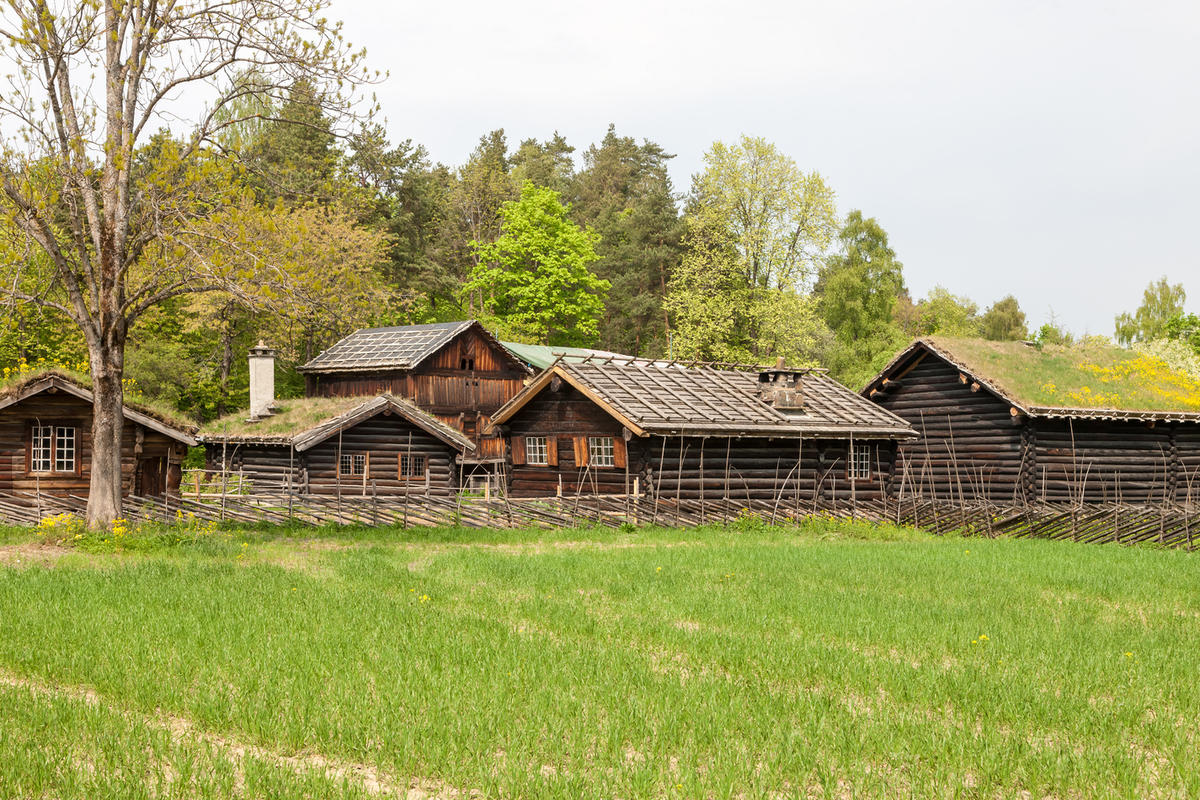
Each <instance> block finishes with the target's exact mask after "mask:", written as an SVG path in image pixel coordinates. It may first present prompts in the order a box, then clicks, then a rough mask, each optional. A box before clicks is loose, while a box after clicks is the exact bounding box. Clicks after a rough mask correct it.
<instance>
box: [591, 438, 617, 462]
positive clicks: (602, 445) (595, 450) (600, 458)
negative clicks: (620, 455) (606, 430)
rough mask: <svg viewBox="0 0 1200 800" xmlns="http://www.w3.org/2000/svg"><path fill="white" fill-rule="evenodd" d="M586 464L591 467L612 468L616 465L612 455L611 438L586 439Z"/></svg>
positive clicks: (614, 457)
mask: <svg viewBox="0 0 1200 800" xmlns="http://www.w3.org/2000/svg"><path fill="white" fill-rule="evenodd" d="M588 463H589V464H591V465H592V466H593V467H614V466H616V464H617V459H616V456H615V455H614V453H613V438H612V437H611V436H589V437H588Z"/></svg>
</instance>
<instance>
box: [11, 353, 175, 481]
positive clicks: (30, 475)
mask: <svg viewBox="0 0 1200 800" xmlns="http://www.w3.org/2000/svg"><path fill="white" fill-rule="evenodd" d="M124 416H125V426H124V435H123V438H122V444H121V493H122V495H123V496H129V495H131V494H132V495H138V496H142V497H156V496H160V495H163V494H165V493H166V492H175V491H177V490H178V489H179V480H180V475H181V474H182V464H183V458H184V456H185V455H186V454H187V448H188V447H191V446H194V445H195V444H196V439H195V438H194V437H193V434H194V433H195V430H196V429H195V428H194V427H191V426H189V425H187V424H185V423H182V422H179V421H177V420H174V419H172V418H171V417H169V416H167V415H165V414H162V413H161V412H158V411H155V410H153V409H151V408H150V407H148V406H144V405H142V404H139V403H136V402H133V401H128V402H126V403H125V406H124ZM91 461H92V392H91V388H90V386H89V385H88V383H87V381H86V379H84V378H80V377H76V376H73V375H70V374H68V373H65V372H59V371H56V370H51V371H44V372H38V373H35V374H32V375H29V376H26V377H21V378H19V379H18V380H17V382H15V383H13V384H11V385H9V386H6V387H4V388H3V389H0V493H3V494H5V495H14V494H15V495H18V496H19V495H23V494H36V493H44V494H51V495H59V496H67V495H74V496H76V497H84V498H86V497H87V495H88V492H89V489H90V485H91Z"/></svg>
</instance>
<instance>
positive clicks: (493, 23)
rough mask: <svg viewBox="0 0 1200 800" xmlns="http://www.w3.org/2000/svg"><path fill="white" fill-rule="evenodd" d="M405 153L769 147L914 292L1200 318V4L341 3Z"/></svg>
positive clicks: (1107, 316)
mask: <svg viewBox="0 0 1200 800" xmlns="http://www.w3.org/2000/svg"><path fill="white" fill-rule="evenodd" d="M333 3H334V5H333V13H334V15H335V16H338V17H340V18H341V19H343V20H345V23H346V34H347V37H348V38H349V39H350V40H351V41H352V42H354V43H355V44H360V45H363V46H365V47H366V48H367V52H368V58H369V61H370V63H371V65H372V66H374V67H376V68H378V69H382V70H387V71H388V72H389V73H390V76H389V77H388V78H387V80H386V81H384V82H383V83H382V84H381V85H380V86H378V87H376V91H377V94H378V97H379V100H380V102H381V103H382V106H383V113H384V115H385V116H386V118H387V122H388V128H389V130H390V132H391V136H392V138H393V140H401V139H407V138H411V139H413V140H414V141H416V142H419V143H421V144H424V145H425V146H426V148H427V149H428V150H429V152H430V154H431V155H432V157H433V158H434V159H435V160H437V161H441V162H444V163H447V164H455V165H457V164H461V163H462V162H463V161H464V160H465V159H466V158H467V156H468V154H469V153H470V151H471V149H472V148H473V147H474V145H475V143H476V141H477V140H478V138H479V136H480V135H481V134H483V133H485V132H486V131H488V130H491V129H493V128H499V127H503V128H504V129H505V130H506V131H507V132H508V136H509V141H510V143H512V144H515V143H516V142H518V141H519V140H520V139H523V138H527V137H537V138H539V139H543V138H546V137H548V136H550V135H551V134H552V133H553V132H554V131H555V130H558V131H559V132H561V133H562V134H563V135H564V136H566V137H567V140H568V141H569V142H570V143H571V144H573V145H574V146H575V147H576V149H577V151H578V152H581V151H582V150H584V149H586V147H587V145H588V144H590V143H592V142H594V141H597V140H599V139H600V138H601V137H602V136H603V135H604V131H605V129H606V127H607V125H608V123H610V122H612V123H615V124H616V126H617V131H618V132H619V133H621V134H623V135H628V136H634V137H637V138H639V139H641V138H649V139H651V140H653V141H655V142H658V143H659V144H661V145H663V146H664V147H665V148H666V149H667V151H668V152H672V153H675V154H676V156H677V157H676V158H675V160H674V162H673V166H672V170H671V172H672V176H673V178H674V181H675V184H676V188H677V189H678V190H679V191H685V190H686V189H687V187H688V185H689V183H690V180H691V175H692V174H693V173H694V172H696V171H698V169H699V168H700V164H701V158H702V156H703V154H704V151H705V150H706V149H707V148H708V146H709V145H710V144H711V143H712V142H713V141H714V140H718V139H721V140H726V141H730V140H733V139H735V138H736V137H737V136H739V135H740V134H742V133H746V134H750V135H755V136H763V137H765V138H767V139H768V140H770V141H773V142H775V143H776V145H778V147H779V148H780V149H781V150H782V151H783V152H785V153H787V154H788V155H790V156H792V157H793V158H794V159H795V160H796V162H797V163H798V164H799V165H800V166H801V167H802V168H803V169H805V170H817V171H818V172H820V173H821V174H822V175H824V176H825V178H826V180H827V181H828V182H829V184H830V185H831V186H832V187H833V189H834V190H835V191H836V192H837V196H838V209H839V212H841V213H842V214H845V213H846V212H848V211H850V210H851V209H854V208H860V209H862V210H863V211H864V212H865V213H866V214H867V215H869V216H874V217H876V218H877V219H878V220H879V221H880V223H881V224H882V225H883V226H884V228H885V229H886V230H887V231H888V233H889V235H890V237H891V243H892V246H893V247H894V248H895V249H896V251H897V253H898V254H899V256H900V258H901V260H903V262H904V265H905V274H906V277H907V280H908V284H909V288H910V290H911V291H912V292H913V294H914V295H915V296H920V295H923V294H924V293H925V292H927V291H928V290H929V289H930V288H931V287H933V286H934V285H936V284H942V285H944V286H946V287H947V288H949V289H950V290H951V291H953V292H955V293H957V294H965V295H967V296H969V297H971V298H972V299H973V300H975V301H976V302H977V303H979V304H980V306H981V308H983V307H986V306H987V305H989V304H990V303H992V302H993V301H995V300H996V299H999V298H1000V297H1002V296H1003V295H1005V294H1008V293H1013V294H1015V295H1016V296H1017V298H1018V300H1020V303H1021V307H1022V308H1024V309H1025V311H1026V313H1027V314H1028V315H1029V318H1030V323H1031V325H1033V326H1036V325H1040V324H1041V323H1042V322H1044V321H1046V320H1047V319H1048V318H1049V315H1050V313H1051V310H1053V313H1054V314H1055V315H1056V317H1057V318H1058V320H1059V321H1060V322H1061V323H1062V324H1065V325H1066V326H1067V327H1069V328H1071V329H1072V330H1074V331H1076V332H1077V333H1083V332H1091V333H1103V334H1107V335H1111V334H1112V327H1113V325H1112V321H1113V316H1114V315H1115V314H1116V313H1118V312H1120V311H1123V310H1132V309H1133V308H1135V307H1136V306H1137V305H1138V303H1139V302H1140V298H1141V293H1142V289H1143V288H1144V287H1145V285H1146V284H1147V283H1148V282H1149V281H1150V280H1151V279H1153V278H1157V277H1158V276H1160V275H1164V274H1165V275H1167V276H1168V277H1169V278H1170V279H1171V281H1172V282H1182V283H1183V284H1184V285H1185V286H1186V288H1187V290H1188V294H1189V303H1188V307H1189V309H1190V310H1193V311H1200V248H1197V247H1196V246H1195V245H1194V244H1193V243H1192V241H1191V237H1192V235H1194V233H1195V232H1197V230H1198V229H1200V3H1197V2H1196V0H1192V1H1191V2H1125V3H1109V2H1099V1H1098V0H1087V1H1080V2H1055V1H1054V0H1042V1H1041V2H1024V1H1023V0H1018V1H1016V2H1013V1H1012V0H1009V1H1007V2H975V1H974V0H945V1H944V2H895V0H892V1H891V2H884V1H883V0H880V1H879V2H870V3H868V2H851V1H850V0H835V1H834V2H804V1H803V0H799V1H797V2H786V3H770V2H755V1H754V0H750V1H745V0H743V2H738V3H711V2H688V3H662V2H656V1H655V0H636V1H631V0H609V2H606V3H587V4H571V3H562V2H553V3H551V2H528V1H526V0H509V2H504V3H498V2H487V3H396V2H392V0H386V1H385V0H333Z"/></svg>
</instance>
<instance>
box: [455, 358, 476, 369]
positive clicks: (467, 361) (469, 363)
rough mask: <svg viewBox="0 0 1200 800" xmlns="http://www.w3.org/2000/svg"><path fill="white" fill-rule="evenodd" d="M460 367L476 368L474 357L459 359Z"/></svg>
mask: <svg viewBox="0 0 1200 800" xmlns="http://www.w3.org/2000/svg"><path fill="white" fill-rule="evenodd" d="M458 368H459V369H463V370H474V369H475V359H473V358H463V359H459V362H458Z"/></svg>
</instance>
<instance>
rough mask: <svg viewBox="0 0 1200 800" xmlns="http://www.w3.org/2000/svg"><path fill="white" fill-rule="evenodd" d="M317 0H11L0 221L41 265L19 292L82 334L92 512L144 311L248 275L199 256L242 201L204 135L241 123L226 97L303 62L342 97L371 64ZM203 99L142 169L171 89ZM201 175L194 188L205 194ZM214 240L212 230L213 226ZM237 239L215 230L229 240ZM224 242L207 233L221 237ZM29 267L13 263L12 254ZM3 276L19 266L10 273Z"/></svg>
mask: <svg viewBox="0 0 1200 800" xmlns="http://www.w3.org/2000/svg"><path fill="white" fill-rule="evenodd" d="M326 5H327V3H326V2H324V1H323V0H241V1H240V2H237V3H228V2H223V0H179V2H171V3H160V2H157V0H128V1H127V2H118V0H89V1H88V2H66V1H65V0H7V2H5V3H4V4H3V5H2V6H0V31H2V32H3V48H4V53H5V56H6V57H7V59H8V61H9V69H8V70H6V72H7V73H8V75H9V78H8V80H9V81H10V83H11V89H10V91H7V92H5V93H4V95H3V99H2V100H0V121H2V122H3V126H2V127H0V130H4V131H5V133H6V135H7V143H6V147H5V150H4V156H3V161H2V163H0V179H2V181H3V199H4V203H3V208H2V209H0V213H2V214H3V222H4V223H5V224H7V225H8V226H11V227H12V228H13V229H15V230H18V231H20V232H21V233H22V234H23V235H24V236H25V237H26V238H27V239H28V241H29V242H30V243H32V244H33V245H34V246H36V247H37V248H38V249H39V250H40V251H41V252H42V253H44V254H45V256H46V257H47V258H48V260H49V262H50V266H51V269H50V279H49V280H48V281H47V282H46V283H45V284H44V285H42V286H40V287H38V288H37V289H36V291H35V290H24V289H12V290H10V291H11V294H12V296H13V297H14V298H15V299H17V300H20V301H24V302H29V303H35V304H40V305H43V306H49V307H51V308H54V309H56V310H58V311H60V312H61V313H63V314H64V315H65V316H67V317H68V318H70V319H71V321H72V322H73V323H74V324H75V325H76V326H78V327H79V329H80V331H81V332H82V334H83V338H84V340H85V342H86V344H87V350H88V360H89V362H90V366H91V379H92V387H93V394H94V410H95V413H94V415H93V424H92V469H91V486H90V493H89V500H88V522H89V524H91V525H104V524H108V523H109V522H111V521H112V520H113V519H115V518H116V517H117V516H118V515H119V514H120V508H121V440H122V431H123V426H124V419H123V415H122V405H123V400H124V393H123V388H122V379H123V377H124V371H125V346H126V342H127V340H128V336H129V331H130V329H131V327H132V326H133V325H134V323H136V322H137V320H138V319H139V318H140V317H141V316H142V315H144V314H145V313H147V312H148V311H149V310H150V309H151V308H154V307H155V306H156V305H158V304H160V303H162V302H164V301H166V300H168V299H170V298H172V297H175V296H178V295H181V294H189V293H200V292H206V291H213V290H218V289H222V288H225V287H226V286H229V285H230V284H232V283H235V282H237V281H238V280H239V279H242V278H245V277H248V276H246V275H244V274H238V273H235V272H228V271H225V270H224V269H223V268H222V266H221V265H219V264H213V263H210V262H207V261H206V260H205V259H204V258H202V257H200V253H201V252H203V251H201V249H200V248H199V247H197V245H198V243H199V242H200V241H201V240H202V238H203V237H204V235H205V234H204V233H203V232H201V231H198V230H197V226H196V224H195V223H196V222H197V221H202V220H204V219H206V218H208V217H210V216H212V215H213V214H214V213H218V212H220V211H221V210H222V209H223V208H225V207H227V206H228V205H230V204H231V202H232V201H235V200H236V199H237V198H236V195H237V192H236V191H229V192H212V191H211V189H212V183H211V182H210V181H209V180H208V179H209V178H210V177H211V173H212V171H213V170H212V167H211V161H212V155H211V153H209V152H208V151H207V146H208V145H209V144H210V143H212V142H213V141H214V139H215V137H216V136H217V135H218V134H219V132H220V130H221V129H222V128H223V127H225V126H229V125H233V124H236V123H237V122H238V121H239V118H238V117H232V118H231V117H229V116H228V115H227V114H225V111H226V110H227V108H228V107H229V106H230V105H231V104H232V103H234V102H236V101H239V100H244V99H246V98H253V97H259V98H269V99H270V100H271V101H272V102H275V103H282V101H283V100H284V99H285V98H287V96H288V92H289V90H290V89H291V87H292V86H294V85H295V84H296V81H297V80H298V79H299V78H300V77H304V78H305V79H306V80H308V81H309V82H310V83H311V85H312V86H313V87H314V92H313V101H314V102H319V103H321V104H322V105H324V106H325V107H326V108H327V109H328V110H330V111H331V112H332V113H342V112H346V111H348V110H349V109H350V105H349V102H348V100H346V99H344V98H343V96H342V95H340V94H338V93H337V92H336V89H337V88H338V87H353V86H354V85H356V84H358V83H360V82H362V81H363V80H366V79H368V78H369V75H368V74H367V73H366V71H365V68H363V67H362V64H361V57H362V54H361V53H356V52H352V51H351V50H350V49H349V48H348V46H347V45H346V43H345V42H344V41H343V40H342V37H341V34H340V31H339V27H338V26H337V25H336V24H332V23H330V22H328V21H327V19H326V18H325V16H324V11H325V7H326ZM185 94H186V95H188V97H189V103H194V102H196V99H199V98H204V99H206V100H207V103H206V105H205V106H204V110H203V111H202V112H200V114H199V116H198V118H197V119H196V122H195V126H194V128H193V129H192V130H191V131H190V132H189V134H188V136H187V139H186V140H185V142H184V143H183V144H182V146H181V147H179V148H178V149H176V150H174V151H172V152H168V153H164V154H160V155H164V156H169V158H157V159H156V160H155V161H154V165H155V166H154V168H153V169H139V168H138V166H139V165H138V159H137V155H138V150H139V147H140V146H141V145H142V144H144V142H145V140H146V138H147V137H148V136H149V135H150V134H151V132H153V131H154V129H155V126H156V125H157V124H159V121H162V120H166V119H177V118H178V114H179V111H180V109H179V108H178V107H177V106H174V105H173V103H174V102H175V100H176V98H178V97H180V96H181V95H185ZM198 186H199V187H202V188H203V189H204V193H203V194H201V193H200V192H198V191H197V187H198ZM208 244H212V242H211V241H208ZM242 244H243V243H242V242H237V241H231V242H226V243H224V245H225V248H226V251H228V250H229V249H237V248H239V247H240V246H241V245H242ZM218 250H219V248H211V247H210V248H208V250H207V252H210V253H211V252H217V251H218ZM7 266H8V268H9V269H10V270H12V269H15V270H17V271H18V272H19V271H21V270H22V267H23V265H22V264H15V265H14V264H9V265H7ZM5 285H6V286H8V287H12V286H20V285H21V282H20V281H19V280H5Z"/></svg>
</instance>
